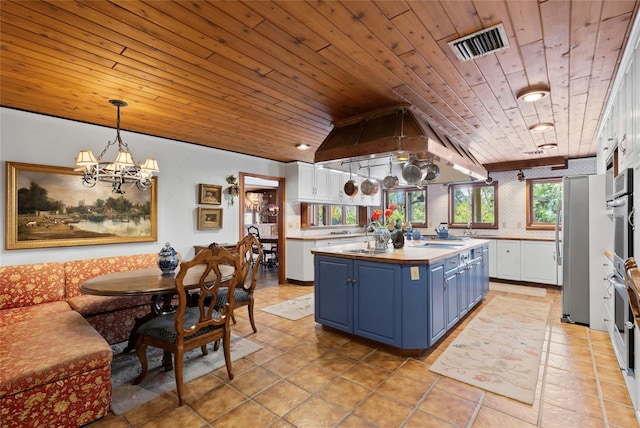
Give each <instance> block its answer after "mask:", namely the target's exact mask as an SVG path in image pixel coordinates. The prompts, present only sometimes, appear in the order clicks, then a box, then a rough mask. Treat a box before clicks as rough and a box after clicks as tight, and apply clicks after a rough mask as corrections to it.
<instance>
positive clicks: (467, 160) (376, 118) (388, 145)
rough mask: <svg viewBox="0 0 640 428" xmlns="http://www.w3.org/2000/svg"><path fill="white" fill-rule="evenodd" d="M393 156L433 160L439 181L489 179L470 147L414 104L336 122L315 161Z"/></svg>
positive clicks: (332, 164) (329, 164)
mask: <svg viewBox="0 0 640 428" xmlns="http://www.w3.org/2000/svg"><path fill="white" fill-rule="evenodd" d="M390 156H395V157H396V159H397V158H398V157H399V156H403V157H406V159H408V158H409V156H411V158H417V159H420V160H429V161H431V162H433V163H434V164H436V165H438V166H439V168H440V170H441V171H442V173H441V174H440V178H439V179H438V180H436V182H439V183H450V182H456V181H457V182H462V181H470V180H484V179H486V178H487V170H486V169H485V168H484V167H483V166H482V165H481V164H480V163H479V162H478V161H477V160H476V159H475V158H474V157H473V155H472V154H471V153H469V151H468V150H467V149H466V148H464V147H462V146H460V145H458V144H454V143H453V142H451V141H450V140H449V139H448V138H447V137H446V136H441V135H439V134H438V133H437V132H436V131H434V129H433V128H431V126H429V124H428V123H426V122H425V121H423V120H421V119H420V118H419V117H418V116H417V115H416V114H415V113H414V112H413V111H412V109H411V106H410V105H399V106H393V107H388V108H384V109H380V110H376V111H373V112H369V113H366V114H362V115H358V116H354V117H351V118H349V119H344V120H341V121H339V122H335V123H334V128H333V129H332V130H331V132H330V133H329V135H328V136H327V138H326V139H325V140H324V141H323V142H322V144H321V145H320V147H319V148H318V150H317V151H316V153H315V163H316V164H321V165H325V166H327V167H330V168H336V167H337V166H338V165H341V164H351V163H353V162H361V161H365V162H368V163H369V164H370V163H371V162H372V160H374V159H380V160H382V159H388V158H389V157H390ZM384 175H386V174H384ZM423 184H429V183H423Z"/></svg>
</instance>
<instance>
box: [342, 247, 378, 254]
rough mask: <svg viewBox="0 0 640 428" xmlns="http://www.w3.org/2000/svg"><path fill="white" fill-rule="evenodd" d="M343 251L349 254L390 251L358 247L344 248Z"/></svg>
mask: <svg viewBox="0 0 640 428" xmlns="http://www.w3.org/2000/svg"><path fill="white" fill-rule="evenodd" d="M342 252H343V253H349V254H384V253H388V252H389V251H388V250H376V249H374V248H371V249H369V250H368V249H366V248H356V249H354V250H342Z"/></svg>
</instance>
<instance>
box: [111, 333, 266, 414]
mask: <svg viewBox="0 0 640 428" xmlns="http://www.w3.org/2000/svg"><path fill="white" fill-rule="evenodd" d="M126 344H127V343H126V342H123V343H118V344H115V345H112V346H111V349H113V351H114V358H113V362H112V363H111V386H112V388H113V391H112V397H111V410H112V411H113V413H115V414H116V415H121V414H123V413H125V412H127V411H128V410H131V409H133V408H134V407H137V406H139V405H141V404H143V403H146V402H147V401H149V400H152V399H154V398H156V397H157V396H159V395H161V394H163V393H165V392H168V391H172V390H175V389H176V378H175V375H174V371H173V370H172V371H170V372H164V371H163V370H162V353H163V352H162V350H161V349H158V348H153V347H148V348H147V361H148V363H149V371H148V372H147V375H146V376H145V378H144V379H143V380H142V382H141V383H140V384H139V385H134V384H133V380H134V379H135V378H136V377H138V375H139V374H140V370H141V368H140V360H139V359H138V355H137V354H136V352H135V350H134V351H131V352H129V353H127V354H122V349H124V347H125V346H126ZM208 348H209V354H208V355H202V351H201V350H200V348H198V349H193V350H191V351H188V352H187V353H186V354H185V358H184V383H187V382H189V381H191V380H193V379H196V378H198V377H200V376H202V375H204V374H207V373H210V372H212V371H214V370H215V369H217V368H219V367H222V366H224V365H225V363H224V353H223V350H222V346H220V349H219V350H218V351H217V352H214V351H213V344H212V343H211V344H209V345H208ZM261 348H262V346H260V345H257V344H255V343H253V342H251V341H249V340H247V339H243V338H241V337H239V336H236V335H233V334H232V335H231V360H232V361H235V360H238V359H240V358H242V357H245V356H247V355H249V354H251V353H252V352H255V351H257V350H259V349H261Z"/></svg>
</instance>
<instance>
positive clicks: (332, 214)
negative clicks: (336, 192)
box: [300, 203, 359, 227]
mask: <svg viewBox="0 0 640 428" xmlns="http://www.w3.org/2000/svg"><path fill="white" fill-rule="evenodd" d="M300 210H301V213H300V217H301V227H328V226H357V225H358V224H359V222H358V217H359V216H358V207H357V206H352V205H323V204H307V203H302V204H300Z"/></svg>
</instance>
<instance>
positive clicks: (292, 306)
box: [260, 293, 313, 321]
mask: <svg viewBox="0 0 640 428" xmlns="http://www.w3.org/2000/svg"><path fill="white" fill-rule="evenodd" d="M260 310H261V311H264V312H268V313H270V314H273V315H277V316H279V317H283V318H286V319H289V320H293V321H295V320H299V319H300V318H304V317H306V316H309V315H311V314H313V293H311V294H306V295H304V296H300V297H296V298H295V299H291V300H287V301H285V302H282V303H277V304H275V305H271V306H267V307H266V308H262V309H260Z"/></svg>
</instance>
